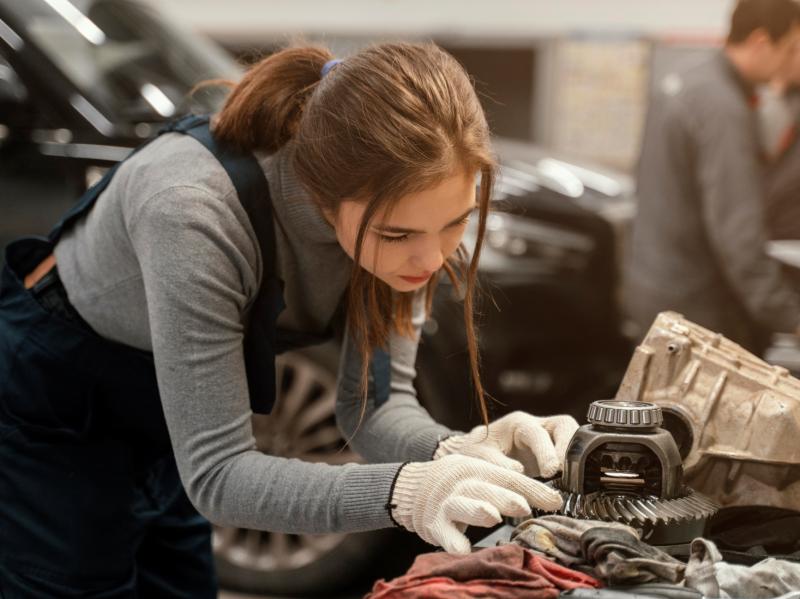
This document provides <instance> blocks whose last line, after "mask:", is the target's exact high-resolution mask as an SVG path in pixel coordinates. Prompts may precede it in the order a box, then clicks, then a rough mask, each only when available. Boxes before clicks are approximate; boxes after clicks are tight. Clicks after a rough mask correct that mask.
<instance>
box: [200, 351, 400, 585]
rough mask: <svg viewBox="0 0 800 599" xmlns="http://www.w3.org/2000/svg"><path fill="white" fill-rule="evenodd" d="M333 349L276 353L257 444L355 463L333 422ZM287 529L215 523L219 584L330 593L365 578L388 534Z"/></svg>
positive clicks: (256, 425)
mask: <svg viewBox="0 0 800 599" xmlns="http://www.w3.org/2000/svg"><path fill="white" fill-rule="evenodd" d="M337 356H338V351H337V349H336V347H334V346H332V345H331V346H328V345H326V346H322V347H319V348H314V349H312V350H307V351H306V350H304V351H302V352H292V353H287V354H284V355H282V356H279V357H278V359H277V361H276V381H277V382H276V386H277V389H278V400H277V402H276V403H275V408H274V409H273V412H272V413H271V414H270V415H268V416H262V415H254V416H253V434H254V435H255V437H256V443H257V445H258V448H259V449H260V450H261V451H263V452H265V453H268V454H270V455H275V456H281V457H287V458H297V459H300V460H304V461H309V462H325V463H328V464H345V463H348V462H359V461H361V459H360V458H359V456H358V455H357V454H356V453H355V452H354V451H353V450H352V449H351V448H349V447H347V448H345V449H342V447H343V446H344V439H343V437H342V434H341V433H340V431H339V429H338V427H337V426H336V421H335V415H334V409H335V400H336V375H335V372H336V364H337ZM389 532H391V531H374V532H368V533H359V534H322V535H310V534H287V533H279V532H265V531H259V530H248V529H242V528H233V527H223V526H215V527H214V535H213V546H214V555H215V559H216V563H217V574H218V576H219V580H220V585H221V586H222V587H223V588H228V589H235V590H239V591H245V592H249V593H264V594H270V595H276V594H279V595H284V596H287V595H288V596H298V595H309V594H323V595H326V596H330V593H331V592H333V591H335V590H337V589H340V588H344V587H347V586H348V585H351V584H352V583H354V582H355V581H356V580H358V578H359V577H363V576H364V574H365V572H366V571H367V569H368V567H369V564H370V562H371V561H372V560H373V559H374V558H375V556H376V554H380V552H379V551H377V548H378V546H379V545H380V544H382V543H385V542H386V539H387V536H386V535H387V533H389Z"/></svg>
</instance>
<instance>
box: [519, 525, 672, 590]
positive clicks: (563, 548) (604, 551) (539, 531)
mask: <svg viewBox="0 0 800 599" xmlns="http://www.w3.org/2000/svg"><path fill="white" fill-rule="evenodd" d="M511 542H513V543H517V544H520V545H522V546H524V547H527V548H528V549H531V550H532V551H534V552H536V553H538V554H540V555H542V556H544V557H548V558H550V559H553V560H555V561H557V562H559V563H560V564H562V565H564V566H567V567H569V568H574V569H576V570H580V571H582V572H586V573H588V574H591V575H592V576H595V577H596V578H599V579H601V580H603V581H604V582H605V583H606V584H609V585H613V584H642V583H647V582H671V583H674V582H678V581H680V580H682V579H683V571H684V568H685V566H684V564H683V563H682V562H680V561H678V560H676V559H675V558H673V557H672V556H670V555H668V554H666V553H664V552H663V551H661V550H660V549H656V548H655V547H652V546H650V545H648V544H647V543H644V542H642V541H641V540H640V539H639V533H638V532H637V531H636V530H635V529H634V528H631V527H630V526H626V525H624V524H619V523H616V522H603V521H600V520H577V519H575V518H569V517H567V516H558V515H549V516H542V517H540V518H532V519H530V520H526V521H525V522H523V523H522V524H520V525H519V526H518V527H517V528H516V529H515V530H514V532H512V533H511Z"/></svg>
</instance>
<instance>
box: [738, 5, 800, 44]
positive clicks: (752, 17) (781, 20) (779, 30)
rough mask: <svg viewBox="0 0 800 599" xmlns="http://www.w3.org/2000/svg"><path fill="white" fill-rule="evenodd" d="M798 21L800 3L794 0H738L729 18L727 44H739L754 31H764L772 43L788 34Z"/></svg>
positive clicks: (799, 17) (799, 18)
mask: <svg viewBox="0 0 800 599" xmlns="http://www.w3.org/2000/svg"><path fill="white" fill-rule="evenodd" d="M798 21H800V3H798V2H797V1H796V0H739V2H737V3H736V8H734V9H733V15H732V16H731V30H730V33H728V43H729V44H739V43H742V42H743V41H745V40H746V39H747V37H748V36H749V35H750V34H751V33H753V31H755V30H756V29H759V28H761V29H764V30H765V31H766V32H767V33H768V34H769V37H770V39H771V40H772V41H773V42H777V41H778V40H779V39H781V38H782V37H783V36H784V35H786V34H787V33H788V31H789V30H790V29H791V27H792V25H794V24H795V23H797V22H798Z"/></svg>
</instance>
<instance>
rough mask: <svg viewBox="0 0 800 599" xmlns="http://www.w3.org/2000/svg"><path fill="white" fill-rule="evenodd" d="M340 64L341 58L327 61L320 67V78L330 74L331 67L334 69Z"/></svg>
mask: <svg viewBox="0 0 800 599" xmlns="http://www.w3.org/2000/svg"><path fill="white" fill-rule="evenodd" d="M340 62H342V59H341V58H334V59H333V60H329V61H328V62H326V63H325V66H323V67H322V71H321V75H320V77H324V76H325V75H327V74H328V73H330V72H331V69H332V68H333V67H335V66H336V65H337V64H339V63H340Z"/></svg>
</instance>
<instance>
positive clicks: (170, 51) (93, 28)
mask: <svg viewBox="0 0 800 599" xmlns="http://www.w3.org/2000/svg"><path fill="white" fill-rule="evenodd" d="M10 4H11V6H12V7H13V8H11V9H10V10H12V11H13V12H14V13H16V15H17V17H18V18H19V22H20V23H24V26H25V28H26V32H27V35H28V36H29V38H30V39H31V40H32V41H33V43H34V44H36V45H38V46H39V48H40V49H41V50H42V51H43V52H44V53H45V54H46V55H47V56H48V58H49V59H50V60H52V61H53V63H55V64H56V65H57V66H58V68H60V69H61V70H62V71H63V72H64V73H65V74H66V75H67V77H69V79H70V80H72V81H73V82H74V84H75V85H76V86H77V87H78V88H79V89H80V90H81V93H83V94H84V95H85V96H86V97H90V98H92V99H93V100H95V101H96V102H98V103H99V104H100V105H101V106H104V107H105V108H106V109H108V110H111V111H112V113H113V114H117V115H119V116H122V117H124V118H127V119H131V120H148V121H158V120H163V119H165V118H169V117H171V116H172V115H173V114H179V113H180V112H184V111H185V110H186V109H187V108H189V107H190V102H191V103H193V104H199V105H201V106H202V107H204V108H206V109H207V110H214V109H215V108H217V107H218V106H219V103H220V101H221V99H222V97H224V92H223V91H222V89H221V88H220V87H219V86H210V87H208V88H204V89H201V90H200V91H198V92H195V93H194V94H192V99H191V101H190V100H189V99H188V96H189V93H190V91H192V89H193V88H194V86H195V85H196V84H197V83H199V82H201V81H206V80H214V79H224V80H234V81H235V80H236V79H238V77H239V75H240V70H239V68H238V66H237V64H236V62H235V61H234V60H233V59H232V58H230V57H229V56H228V55H227V54H225V52H224V51H223V50H222V49H221V48H219V47H217V46H215V45H214V44H213V43H212V42H210V41H208V40H205V39H203V38H202V37H200V36H195V35H191V34H189V33H187V32H184V31H181V30H180V28H177V27H175V26H174V25H173V24H171V23H167V22H165V21H164V19H162V18H161V17H159V16H158V15H157V14H156V13H155V12H154V11H153V10H152V9H151V8H150V7H148V6H145V5H142V4H140V3H138V2H134V1H132V0H25V2H12V3H10Z"/></svg>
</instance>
